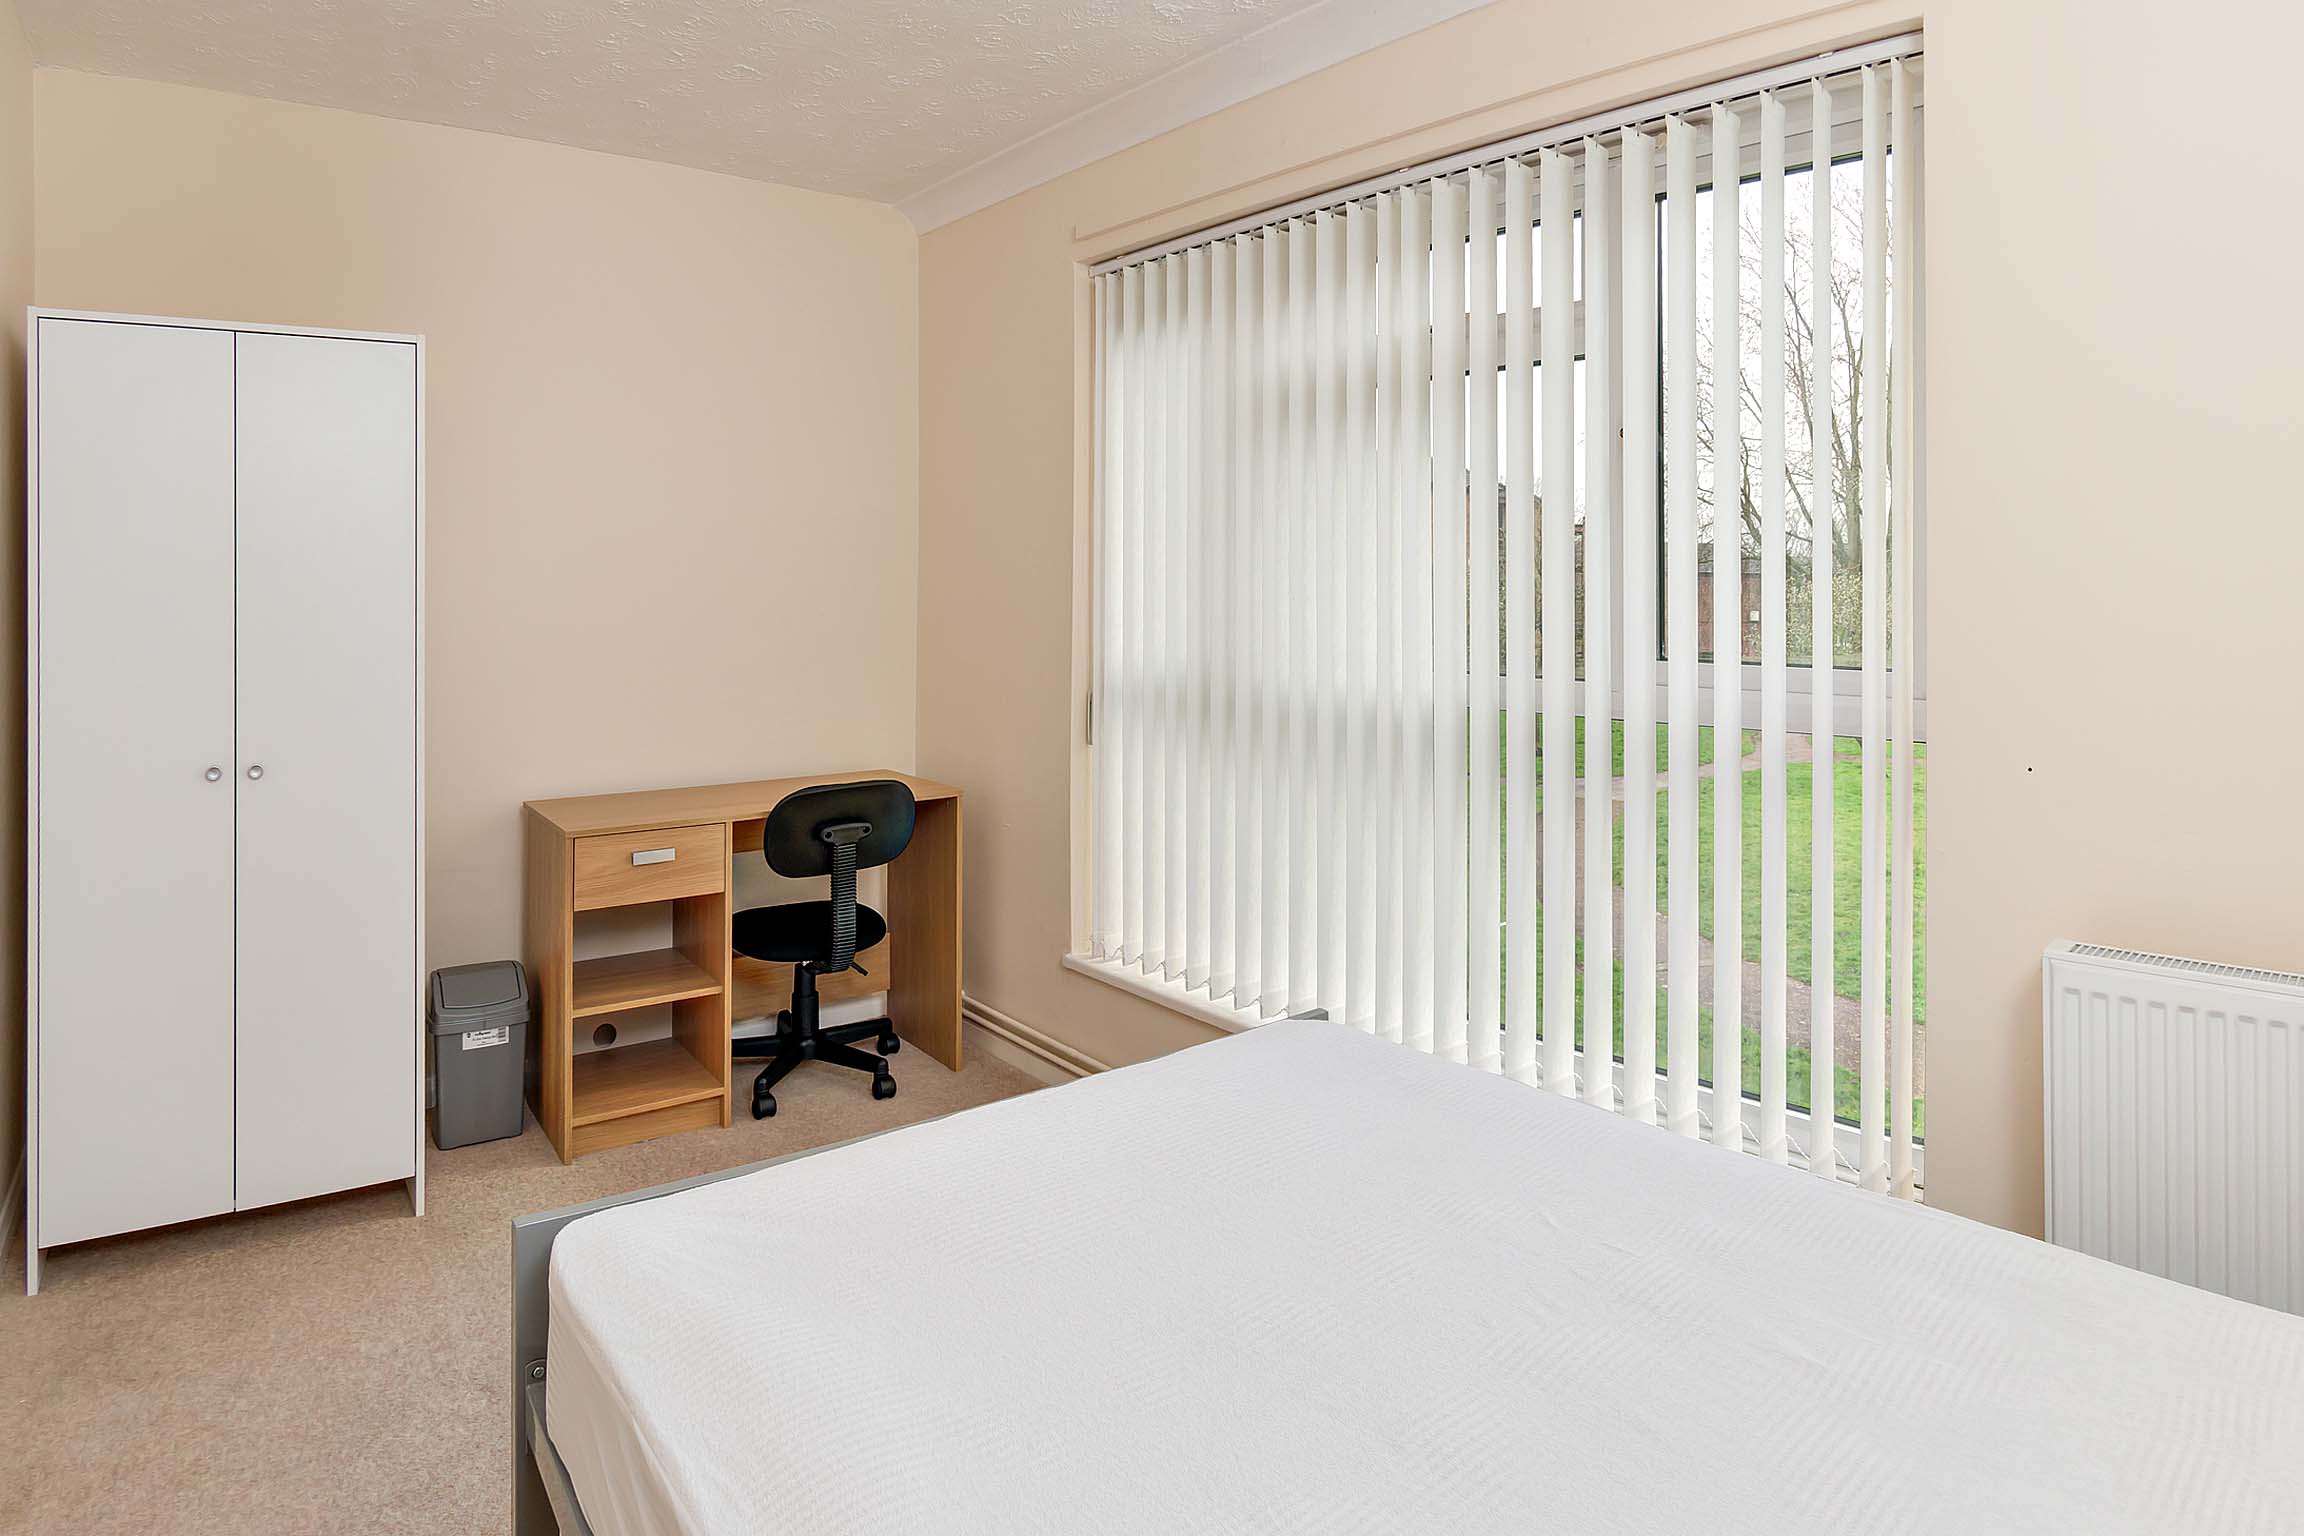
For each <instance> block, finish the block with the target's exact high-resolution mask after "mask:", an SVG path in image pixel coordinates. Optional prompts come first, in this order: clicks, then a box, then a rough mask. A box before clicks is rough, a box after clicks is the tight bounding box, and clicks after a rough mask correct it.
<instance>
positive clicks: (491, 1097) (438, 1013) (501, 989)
mask: <svg viewBox="0 0 2304 1536" xmlns="http://www.w3.org/2000/svg"><path fill="white" fill-rule="evenodd" d="M427 1012H428V1016H429V1017H430V1019H431V1023H432V1028H431V1032H430V1033H431V1045H432V1074H431V1075H432V1093H431V1096H430V1114H431V1122H432V1141H433V1144H434V1145H435V1146H437V1147H439V1148H441V1149H442V1150H443V1151H445V1150H446V1149H447V1148H449V1147H467V1146H470V1145H471V1144H472V1143H473V1142H476V1141H494V1140H496V1139H498V1138H499V1137H503V1136H517V1135H519V1134H520V1085H521V1070H520V1067H521V1062H522V1061H523V1059H524V1058H525V1057H526V1055H527V1050H528V1044H527V1038H528V976H527V973H526V972H524V971H522V970H521V969H520V962H519V961H517V960H484V961H482V962H481V963H480V964H478V965H451V966H449V967H447V968H446V969H445V970H438V971H434V972H433V973H432V1001H431V1004H430V1006H429V1008H428V1010H427Z"/></svg>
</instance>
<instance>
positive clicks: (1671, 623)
mask: <svg viewBox="0 0 2304 1536" xmlns="http://www.w3.org/2000/svg"><path fill="white" fill-rule="evenodd" d="M1664 182H1665V192H1664V230H1665V248H1664V285H1665V301H1664V303H1665V307H1664V505H1665V532H1664V555H1665V567H1666V570H1665V584H1664V606H1665V620H1664V650H1665V662H1666V666H1667V694H1666V700H1665V723H1664V729H1665V738H1666V739H1665V771H1666V775H1667V780H1668V782H1667V786H1666V800H1667V802H1668V803H1667V805H1666V819H1665V829H1666V834H1667V837H1666V858H1667V860H1668V864H1667V868H1666V871H1665V894H1666V911H1667V913H1668V914H1669V919H1668V920H1669V923H1670V933H1669V947H1668V949H1667V951H1666V960H1665V965H1666V974H1665V991H1664V1002H1665V1007H1666V1010H1667V1012H1666V1017H1665V1039H1664V1056H1665V1073H1666V1083H1665V1092H1666V1104H1665V1122H1664V1123H1665V1124H1666V1125H1667V1126H1669V1127H1670V1128H1671V1129H1672V1130H1673V1131H1674V1132H1676V1133H1677V1134H1679V1135H1682V1136H1694V1135H1696V1134H1698V1132H1699V1131H1700V1130H1701V1125H1700V1123H1699V1121H1698V1110H1697V1103H1698V1095H1697V1083H1696V1077H1697V1073H1698V1071H1699V1070H1700V1067H1699V1063H1698V1060H1697V1039H1698V1037H1697V999H1698V995H1699V992H1700V990H1701V988H1702V985H1703V983H1702V982H1701V981H1700V980H1699V979H1698V977H1697V958H1698V943H1697V939H1698V923H1699V916H1698V911H1697V903H1698V900H1699V893H1698V890H1697V877H1696V832H1697V820H1696V817H1697V810H1696V768H1697V752H1698V747H1697V740H1698V737H1697V715H1698V711H1699V710H1700V709H1701V708H1702V703H1703V701H1702V698H1701V696H1700V695H1699V692H1698V688H1697V665H1696V646H1697V640H1696V390H1697V383H1696V355H1697V349H1696V129H1695V127H1694V125H1692V124H1690V123H1689V122H1688V121H1687V120H1686V119H1684V118H1679V117H1674V118H1672V119H1670V120H1669V121H1668V122H1667V123H1666V124H1665V130H1664Z"/></svg>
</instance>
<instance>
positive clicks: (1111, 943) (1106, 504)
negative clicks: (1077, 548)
mask: <svg viewBox="0 0 2304 1536" xmlns="http://www.w3.org/2000/svg"><path fill="white" fill-rule="evenodd" d="M1119 299H1120V278H1119V276H1118V274H1116V273H1113V274H1107V275H1105V276H1103V277H1100V278H1098V279H1096V288H1095V305H1096V547H1095V549H1093V550H1092V551H1090V556H1091V559H1092V560H1093V561H1094V564H1095V577H1094V581H1095V587H1096V613H1095V624H1094V630H1093V639H1092V640H1091V641H1090V643H1091V644H1092V645H1094V646H1095V648H1096V682H1095V689H1094V692H1093V694H1092V696H1091V697H1092V703H1091V704H1090V709H1091V711H1092V713H1091V715H1090V721H1091V729H1092V730H1093V731H1094V733H1095V740H1096V744H1097V749H1098V750H1097V753H1096V758H1095V762H1094V764H1093V767H1092V775H1093V777H1092V781H1091V782H1092V784H1093V790H1094V795H1095V803H1096V840H1095V844H1094V847H1093V848H1092V850H1091V852H1090V860H1091V865H1092V869H1093V873H1094V878H1095V883H1096V895H1095V899H1094V901H1093V902H1092V903H1091V904H1090V918H1091V923H1090V928H1089V946H1090V948H1091V949H1092V951H1093V952H1094V953H1095V955H1096V956H1097V958H1099V959H1111V958H1114V957H1115V956H1116V955H1117V954H1118V953H1119V947H1120V856H1119V855H1120V815H1121V807H1122V804H1123V794H1122V785H1121V780H1120V766H1119V759H1118V755H1117V754H1116V753H1115V752H1114V751H1113V744H1114V743H1115V742H1116V741H1117V740H1118V739H1119V737H1118V734H1117V733H1116V732H1115V730H1114V729H1113V721H1112V707H1113V704H1114V701H1115V698H1116V696H1117V692H1118V689H1117V686H1116V685H1117V683H1118V669H1117V668H1116V667H1115V666H1114V665H1113V659H1112V648H1113V646H1114V645H1116V644H1117V643H1118V642H1119V639H1120V635H1121V634H1122V632H1123V631H1122V624H1123V622H1124V615H1123V614H1122V612H1121V608H1120V579H1121V571H1122V569H1123V564H1124V562H1123V561H1122V560H1121V558H1120V552H1119V548H1118V544H1117V540H1118V538H1119V534H1120V514H1119V510H1118V508H1117V507H1115V506H1114V504H1113V503H1114V501H1115V499H1116V498H1117V497H1118V495H1119V476H1118V474H1117V470H1118V466H1119V460H1120V443H1121V433H1120V431H1119V423H1118V420H1117V417H1118V412H1119V409H1120V358H1121V355H1122V354H1121V350H1120V305H1119ZM1097 714H1101V715H1102V716H1103V718H1102V719H1100V720H1099V719H1096V718H1095V716H1096V715H1097Z"/></svg>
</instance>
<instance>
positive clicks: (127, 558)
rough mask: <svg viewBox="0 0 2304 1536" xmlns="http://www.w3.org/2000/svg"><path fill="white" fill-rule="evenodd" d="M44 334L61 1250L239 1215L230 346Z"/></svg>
mask: <svg viewBox="0 0 2304 1536" xmlns="http://www.w3.org/2000/svg"><path fill="white" fill-rule="evenodd" d="M35 323H36V324H37V326H38V328H39V329H38V334H37V339H36V346H37V364H36V376H35V379H34V388H35V391H36V394H35V399H34V424H33V448H34V452H35V454H36V456H37V457H36V460H35V464H34V487H33V493H34V494H33V506H34V512H33V517H34V527H33V531H32V551H33V560H32V566H31V591H32V602H33V604H34V612H33V615H32V625H31V628H30V645H31V651H32V655H31V663H32V666H31V670H32V677H33V685H34V694H33V699H32V708H33V719H32V732H33V737H34V742H35V746H34V752H33V773H34V779H33V784H32V796H33V803H32V818H33V823H34V835H35V839H36V845H35V848H34V856H33V864H32V870H31V884H32V892H33V914H32V925H33V933H32V945H33V957H34V969H33V973H32V978H31V980H32V993H33V995H32V999H31V1001H32V1007H33V1010H34V1017H35V1020H36V1024H35V1028H36V1029H37V1032H38V1038H37V1041H36V1043H35V1050H36V1052H37V1071H36V1075H35V1076H34V1078H33V1082H32V1093H33V1095H34V1099H35V1103H34V1113H35V1114H36V1115H37V1117H38V1122H39V1131H38V1136H37V1139H36V1142H35V1154H36V1156H37V1158H38V1165H37V1168H36V1170H35V1186H34V1187H35V1190H36V1193H37V1201H38V1204H37V1208H36V1215H37V1218H38V1223H39V1227H38V1241H39V1243H40V1244H41V1245H42V1246H44V1247H45V1246H51V1245H54V1244H57V1243H69V1242H76V1241H79V1240H80V1239H83V1238H89V1237H101V1236H103V1235H105V1234H107V1233H112V1232H126V1231H132V1230H134V1229H136V1228H139V1227H149V1226H156V1225H159V1224H161V1223H164V1222H171V1221H184V1220H187V1219H189V1218H191V1217H195V1216H210V1215H214V1214H215V1213H217V1212H219V1211H227V1210H230V1209H231V1208H232V842H233V839H232V816H233V803H232V799H233V797H232V783H231V778H230V775H231V772H232V337H231V335H230V334H229V333H227V332H221V331H201V330H191V329H186V328H184V327H179V326H163V325H128V324H111V323H101V322H96V321H87V320H58V319H50V318H45V317H43V318H41V319H39V320H38V321H36V322H35ZM211 773H213V774H214V777H213V778H211V777H210V776H209V775H210V774H211Z"/></svg>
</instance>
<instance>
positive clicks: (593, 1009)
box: [569, 949, 720, 1019]
mask: <svg viewBox="0 0 2304 1536" xmlns="http://www.w3.org/2000/svg"><path fill="white" fill-rule="evenodd" d="M574 972H575V980H574V983H573V985H572V986H571V987H570V989H569V1000H570V1002H571V1004H572V1006H571V1008H570V1010H569V1011H570V1013H571V1014H572V1015H573V1016H574V1017H576V1018H579V1019H588V1018H591V1017H592V1016H593V1015H595V1014H601V1013H622V1012H623V1011H625V1010H626V1009H628V1008H653V1007H655V1006H656V1005H657V1004H659V1003H678V1002H685V1001H686V1000H687V999H689V998H692V997H717V996H718V995H719V993H720V983H719V981H718V980H717V979H716V978H715V977H714V976H713V975H712V973H711V972H710V971H708V970H706V969H705V968H704V967H703V966H701V965H698V964H697V963H696V962H695V961H693V960H691V959H689V958H688V957H687V956H686V955H684V954H682V953H681V952H680V951H679V950H677V949H647V950H642V951H640V952H639V953H638V954H632V955H605V956H602V957H601V958H599V959H597V960H579V961H577V962H576V964H575V966H574Z"/></svg>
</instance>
